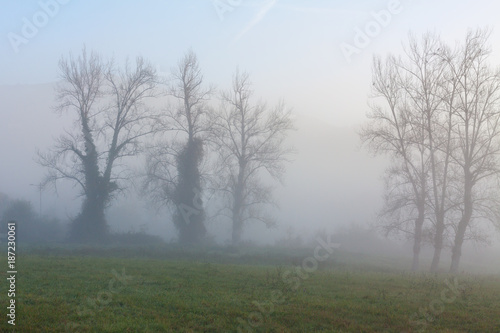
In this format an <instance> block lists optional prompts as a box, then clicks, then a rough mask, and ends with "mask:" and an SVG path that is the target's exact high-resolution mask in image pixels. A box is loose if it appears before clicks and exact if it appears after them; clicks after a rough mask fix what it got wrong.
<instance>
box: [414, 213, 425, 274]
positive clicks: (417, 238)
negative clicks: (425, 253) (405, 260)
mask: <svg viewBox="0 0 500 333" xmlns="http://www.w3.org/2000/svg"><path fill="white" fill-rule="evenodd" d="M423 225H424V208H423V205H422V204H419V207H418V217H417V218H416V220H415V231H414V239H413V261H412V265H411V270H412V271H417V270H418V267H419V259H420V249H421V246H422V226H423Z"/></svg>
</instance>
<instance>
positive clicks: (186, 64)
mask: <svg viewBox="0 0 500 333" xmlns="http://www.w3.org/2000/svg"><path fill="white" fill-rule="evenodd" d="M59 74H60V77H61V81H60V83H59V84H58V86H57V88H56V94H57V99H56V100H57V104H56V106H55V109H56V111H57V112H68V113H70V114H71V115H72V117H73V119H74V127H73V128H69V129H64V134H63V135H61V136H60V137H59V138H58V139H57V140H56V142H55V144H54V146H53V148H52V149H50V150H49V151H46V152H39V153H38V156H37V161H38V163H39V164H41V165H42V166H44V167H45V168H47V170H48V174H47V177H46V178H45V180H44V181H43V185H44V186H45V185H47V184H55V183H56V182H57V181H59V180H63V179H64V180H69V181H72V182H73V183H74V184H75V185H76V186H78V187H79V188H80V189H81V195H82V198H83V202H82V207H81V210H80V212H79V214H78V215H77V216H76V217H75V218H74V219H73V221H72V222H71V225H70V230H69V239H70V240H71V241H75V242H84V243H85V242H106V239H108V236H109V228H108V224H107V221H106V208H107V207H109V206H110V205H111V204H112V202H113V199H114V198H115V197H116V196H117V195H118V194H120V193H121V192H123V191H124V190H125V189H126V187H127V186H128V185H129V183H130V181H131V179H132V178H135V177H137V175H136V174H133V173H132V171H131V169H130V168H128V167H127V162H126V160H127V159H131V158H137V157H139V156H144V157H145V160H146V163H145V167H144V172H143V173H142V174H141V175H140V179H141V183H142V188H141V194H142V195H143V196H144V197H145V198H146V199H147V200H149V201H150V202H152V203H154V204H155V205H157V206H158V207H167V208H169V209H170V212H171V221H170V220H169V221H165V223H173V224H174V225H175V227H176V229H177V231H178V239H179V241H180V242H182V243H200V242H203V241H204V239H205V237H206V218H207V213H206V204H207V203H206V201H207V200H206V198H207V197H208V196H210V197H216V198H217V200H216V201H217V202H218V203H222V206H220V207H219V206H218V207H217V209H216V210H217V214H218V215H219V216H226V217H228V218H230V219H231V221H232V242H233V243H234V244H238V243H239V242H240V240H241V236H242V233H243V230H244V226H245V224H247V223H250V222H252V221H261V222H264V223H266V224H267V225H272V224H273V220H272V218H270V217H269V216H267V215H266V212H268V211H269V209H268V207H271V206H272V204H273V198H272V187H271V186H270V184H266V183H264V182H263V181H262V177H266V178H268V179H269V178H270V179H275V180H279V179H280V178H281V176H282V175H283V173H284V171H285V162H286V161H287V158H288V156H289V154H290V153H291V152H292V151H291V150H290V149H289V148H287V147H286V146H285V144H284V140H285V138H286V135H287V133H288V132H289V131H290V130H291V129H292V128H293V124H292V120H291V117H290V115H291V114H290V110H289V109H287V108H286V107H285V105H284V103H278V104H277V105H276V106H274V107H269V106H267V104H266V103H264V102H258V101H255V100H254V93H253V87H252V83H251V81H250V78H249V75H248V74H247V73H240V72H238V71H237V72H236V73H235V74H234V76H233V79H232V82H231V85H230V87H229V88H228V89H226V90H222V89H216V88H215V87H214V86H213V85H211V84H208V83H207V82H205V79H204V76H203V74H202V70H201V68H200V66H199V63H198V59H197V56H196V55H195V53H194V52H192V51H188V52H187V53H186V54H185V55H184V57H183V58H182V59H181V60H180V61H179V62H178V64H177V66H175V67H174V68H173V69H172V70H171V74H170V76H169V77H167V78H162V77H159V76H158V75H157V73H156V71H155V69H154V67H153V66H152V65H151V64H150V63H149V62H148V61H147V60H146V59H144V58H142V57H138V58H136V60H135V62H129V61H127V62H126V63H125V65H123V66H118V65H117V64H116V63H115V62H114V61H113V60H112V59H111V60H106V59H104V58H103V57H102V56H100V55H99V54H98V53H96V52H88V51H87V50H86V49H85V48H83V50H82V52H81V53H80V54H79V55H78V56H73V55H69V56H68V57H62V58H61V59H60V61H59ZM155 99H156V100H158V99H160V100H163V102H164V104H166V105H167V106H166V107H163V108H161V109H158V108H154V107H152V105H153V104H152V102H153V100H155ZM157 104H158V103H157Z"/></svg>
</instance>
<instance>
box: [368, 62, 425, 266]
mask: <svg viewBox="0 0 500 333" xmlns="http://www.w3.org/2000/svg"><path fill="white" fill-rule="evenodd" d="M372 76H373V87H372V90H373V98H376V99H378V100H381V101H382V102H383V103H384V104H385V107H383V106H380V105H378V104H373V105H372V107H371V112H370V113H369V114H368V118H369V119H370V122H369V124H368V125H367V126H365V127H364V128H363V129H362V131H361V139H362V141H363V142H364V143H365V144H367V145H368V147H369V148H370V149H371V150H372V151H373V152H374V153H375V154H388V155H389V156H391V157H392V166H391V167H390V168H389V169H388V172H387V176H386V177H387V178H386V180H387V183H386V184H387V186H386V195H385V207H384V208H383V209H382V211H381V214H380V223H381V224H382V227H383V229H384V231H385V233H386V234H389V233H391V232H396V233H400V232H403V233H405V234H407V235H410V237H411V238H412V239H413V262H412V270H417V269H418V263H419V255H420V250H421V246H422V230H423V225H424V221H425V218H426V205H425V201H426V196H427V193H428V177H427V175H428V169H429V158H428V153H427V148H426V146H425V142H424V141H425V136H426V131H425V127H424V122H425V117H424V116H423V115H422V114H414V113H413V112H412V109H411V105H409V104H408V100H407V99H406V98H405V95H404V89H403V87H402V81H401V80H402V79H401V73H400V66H399V63H398V59H396V58H395V57H393V56H389V57H388V58H387V59H386V61H385V62H384V63H383V62H382V60H381V59H380V58H379V57H375V58H374V61H373V75H372ZM411 221H413V222H411Z"/></svg>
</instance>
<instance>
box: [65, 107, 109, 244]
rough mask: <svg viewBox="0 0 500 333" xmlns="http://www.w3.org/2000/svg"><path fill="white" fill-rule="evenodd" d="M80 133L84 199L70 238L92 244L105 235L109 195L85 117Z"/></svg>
mask: <svg viewBox="0 0 500 333" xmlns="http://www.w3.org/2000/svg"><path fill="white" fill-rule="evenodd" d="M82 131H83V136H84V140H85V155H84V156H83V157H81V159H82V164H83V170H84V173H85V199H84V201H83V204H82V210H81V212H80V214H79V215H78V216H77V218H76V219H75V220H74V221H73V224H72V227H71V235H70V237H71V239H72V240H73V241H77V242H92V241H98V240H102V239H103V238H105V236H106V235H107V232H108V227H107V224H106V219H105V215H104V210H105V208H106V205H107V203H108V199H109V194H108V189H107V185H106V184H104V182H103V179H102V177H101V176H100V174H99V165H98V157H97V150H96V147H95V144H94V140H93V137H92V132H91V130H90V127H89V125H88V119H87V118H86V115H82Z"/></svg>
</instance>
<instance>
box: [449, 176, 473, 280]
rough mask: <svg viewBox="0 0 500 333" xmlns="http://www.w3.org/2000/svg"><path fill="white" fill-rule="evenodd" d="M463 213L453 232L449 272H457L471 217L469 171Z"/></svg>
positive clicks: (466, 179) (470, 181)
mask: <svg viewBox="0 0 500 333" xmlns="http://www.w3.org/2000/svg"><path fill="white" fill-rule="evenodd" d="M464 187H465V188H464V214H463V215H462V218H461V219H460V222H459V223H458V228H457V233H456V234H455V242H454V243H453V249H452V254H451V266H450V273H457V272H458V268H459V264H460V257H461V255H462V244H463V242H464V238H465V232H466V230H467V226H468V225H469V223H470V220H471V218H472V210H473V205H472V180H471V176H470V173H467V172H466V174H465V186H464Z"/></svg>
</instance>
